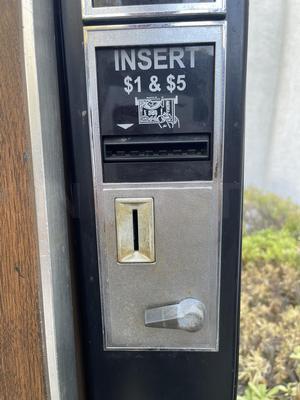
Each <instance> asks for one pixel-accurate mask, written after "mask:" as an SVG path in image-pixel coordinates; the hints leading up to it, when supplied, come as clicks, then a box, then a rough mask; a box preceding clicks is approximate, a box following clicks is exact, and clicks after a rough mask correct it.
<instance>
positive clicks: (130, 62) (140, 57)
mask: <svg viewBox="0 0 300 400" xmlns="http://www.w3.org/2000/svg"><path fill="white" fill-rule="evenodd" d="M198 50H199V47H195V46H190V47H170V48H167V47H163V48H162V47H156V48H142V49H119V50H114V61H115V70H116V71H120V70H121V71H127V70H131V71H135V70H136V69H138V70H142V71H147V70H150V69H153V70H160V69H176V68H181V69H184V68H195V66H196V56H197V52H198Z"/></svg>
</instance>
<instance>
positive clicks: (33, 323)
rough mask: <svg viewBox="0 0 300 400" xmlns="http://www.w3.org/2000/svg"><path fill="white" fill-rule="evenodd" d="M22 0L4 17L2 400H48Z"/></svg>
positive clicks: (0, 50) (6, 4)
mask: <svg viewBox="0 0 300 400" xmlns="http://www.w3.org/2000/svg"><path fill="white" fill-rule="evenodd" d="M38 289H39V263H38V249H37V229H36V221H35V207H34V187H33V178H32V164H31V154H30V137H29V128H28V118H27V106H26V92H25V72H24V60H23V46H22V21H21V0H1V13H0V399H1V400H23V399H24V400H39V399H45V398H46V396H45V382H44V376H43V356H42V341H41V327H40V313H39V298H38V294H39V293H38Z"/></svg>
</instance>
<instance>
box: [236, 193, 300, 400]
mask: <svg viewBox="0 0 300 400" xmlns="http://www.w3.org/2000/svg"><path fill="white" fill-rule="evenodd" d="M299 381H300V207H299V206H297V205H295V204H293V203H292V202H291V201H289V200H283V199H281V198H279V197H278V196H276V195H273V194H266V193H263V192H260V191H259V190H257V189H251V190H248V191H247V192H246V193H245V207H244V239H243V274H242V299H241V341H240V371H239V394H240V396H239V400H271V399H272V400H273V399H274V400H300V386H299Z"/></svg>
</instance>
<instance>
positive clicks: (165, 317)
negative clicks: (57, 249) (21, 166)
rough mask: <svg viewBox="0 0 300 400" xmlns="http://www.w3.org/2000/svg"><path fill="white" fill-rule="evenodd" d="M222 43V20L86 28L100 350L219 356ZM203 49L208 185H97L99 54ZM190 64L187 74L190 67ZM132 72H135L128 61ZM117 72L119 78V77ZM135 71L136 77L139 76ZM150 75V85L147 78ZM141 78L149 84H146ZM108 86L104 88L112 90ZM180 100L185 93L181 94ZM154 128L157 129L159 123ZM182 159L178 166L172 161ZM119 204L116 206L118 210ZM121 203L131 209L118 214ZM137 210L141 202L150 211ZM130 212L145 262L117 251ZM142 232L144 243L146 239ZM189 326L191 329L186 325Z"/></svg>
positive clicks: (101, 87) (100, 134)
mask: <svg viewBox="0 0 300 400" xmlns="http://www.w3.org/2000/svg"><path fill="white" fill-rule="evenodd" d="M225 42H226V22H201V23H200V22H189V23H167V24H147V25H133V26H128V25H122V26H106V27H87V28H85V54H86V70H87V92H88V107H89V124H90V143H91V153H92V164H93V165H92V167H93V179H94V194H95V208H96V223H97V240H98V255H99V271H100V286H101V305H102V318H103V327H104V328H103V329H104V332H103V335H104V347H105V350H195V351H218V337H219V295H220V258H221V254H220V252H221V221H222V186H223V180H222V177H223V130H224V93H225V83H224V78H225V45H226V43H225ZM207 44H209V45H212V46H213V48H214V74H213V77H212V78H213V80H214V86H213V104H212V107H213V121H212V124H211V129H212V137H211V147H212V148H211V154H210V157H211V160H212V175H211V179H206V180H200V179H198V180H195V179H193V180H190V181H189V180H186V179H185V180H183V181H168V182H148V181H147V182H132V183H130V182H124V181H122V179H121V180H120V182H119V183H111V182H110V181H106V182H104V179H103V176H104V170H103V164H104V161H103V137H104V136H105V135H106V134H107V132H106V129H107V124H105V123H103V121H104V120H105V118H104V119H103V118H102V116H101V115H100V112H101V109H102V106H103V104H99V99H102V101H103V91H105V90H106V89H107V88H105V84H107V81H106V80H101V79H99V75H101V74H102V73H103V71H101V65H102V64H101V63H100V64H99V60H98V61H97V51H99V49H100V51H101V49H113V50H118V49H129V50H130V49H134V48H135V47H136V46H142V48H143V49H147V48H149V49H152V50H153V48H155V46H156V47H159V46H160V48H161V46H163V48H164V49H170V48H173V47H174V48H178V47H182V46H183V47H187V46H188V47H190V46H200V47H201V46H202V45H207ZM129 50H128V52H129V53H130V51H129ZM149 51H150V50H149ZM129 53H128V54H129ZM103 54H105V53H103ZM145 54H147V53H145ZM149 54H150V53H149ZM176 54H177V53H176ZM164 61H166V58H162V59H160V65H163V67H162V69H163V71H165V70H166V72H167V73H168V72H170V73H171V72H172V70H170V71H169V69H170V68H171V67H170V65H168V66H165V65H164ZM129 63H130V60H129ZM178 63H179V61H178V62H177V64H178ZM127 64H128V59H127ZM99 65H100V67H99ZM115 65H116V64H115ZM124 65H125V64H124ZM191 65H192V64H191ZM193 66H194V69H193V73H195V70H197V65H194V64H193ZM131 67H132V69H133V70H134V67H133V66H132V65H131ZM181 67H182V66H181ZM124 68H125V67H124ZM116 69H117V70H118V68H116ZM120 69H122V68H120ZM121 72H122V71H121V70H120V77H119V79H120V85H123V83H124V82H125V81H124V76H125V77H126V76H127V75H124V74H122V73H121ZM123 72H124V71H123ZM125 72H126V74H127V71H125ZM134 72H135V74H134V75H135V77H136V75H137V73H138V71H136V70H134ZM154 73H155V74H156V75H157V76H158V79H160V77H161V76H160V74H159V71H153V74H154ZM112 74H113V70H112ZM182 74H184V75H185V79H186V82H187V85H188V84H189V80H188V78H189V70H188V69H184V68H183V67H182ZM148 78H149V79H150V81H151V77H147V79H148ZM150 81H149V82H150ZM163 81H164V80H163ZM101 82H102V83H101ZM149 82H148V80H147V87H148V88H149V86H148V83H149ZM164 82H165V81H164ZM150 83H151V82H150ZM160 83H161V90H158V92H159V93H156V97H157V96H158V94H159V95H160V96H164V95H165V96H166V93H165V91H166V87H165V86H164V84H163V82H162V81H160ZM143 85H144V84H142V86H141V89H140V90H139V89H138V88H137V89H136V91H137V92H136V93H130V95H131V98H132V100H131V101H132V102H134V101H135V97H139V98H141V97H142V96H143V94H144V93H143V87H144V86H143ZM179 85H180V79H179ZM180 88H181V86H179V89H178V88H177V90H175V91H174V93H172V97H173V98H174V97H175V96H177V98H178V105H177V106H176V107H178V109H180V102H181V98H182V96H183V94H182V92H181V91H180ZM115 89H116V88H115V87H113V85H112V87H111V90H112V92H111V93H113V92H114V90H115ZM125 89H126V87H124V90H125ZM118 90H119V89H118ZM122 90H123V89H122ZM125 92H126V90H125ZM115 93H116V92H115ZM199 95H200V94H199ZM107 96H109V94H108V95H107ZM126 96H127V94H126ZM128 96H129V94H128ZM185 97H188V94H186V95H185ZM107 99H108V97H107ZM100 101H101V100H100ZM195 104H197V102H196V103H195ZM132 107H136V113H138V104H136V105H134V103H133V104H132ZM133 109H134V108H133ZM99 110H100V112H99ZM198 113H201V109H199V110H198V109H195V110H194V114H195V115H197V114H198ZM147 115H148V114H147ZM105 117H106V116H105ZM137 118H138V117H137ZM137 121H139V123H140V122H141V121H140V120H137ZM124 122H126V121H124ZM152 122H153V120H152ZM173 122H174V121H173ZM172 127H174V125H172V124H171V123H170V125H168V124H165V125H164V127H163V128H164V129H165V130H164V129H162V133H163V132H166V130H168V129H172ZM126 129H127V128H125V130H126ZM157 129H158V130H159V133H161V130H160V128H159V127H158V126H157ZM180 129H183V130H184V126H182V125H181V128H180ZM203 129H204V128H203ZM129 130H130V129H129ZM141 130H142V128H141ZM200 130H201V129H200ZM204 130H205V129H204ZM111 133H112V132H108V134H111ZM186 133H189V132H186ZM180 162H182V161H178V163H180ZM178 165H180V164H178ZM124 168H126V165H125V166H124ZM137 168H138V166H137ZM139 199H140V201H139ZM123 200H124V201H123ZM123 203H124V204H123ZM139 203H140V204H141V205H139ZM119 204H121V205H122V207H123V208H122V207H121V208H120V207H119ZM126 204H128V207H131V208H130V209H128V208H126V207H127V206H126ZM135 204H138V205H137V206H135ZM144 204H147V205H148V206H147V207H148V208H147V207H146V206H145V205H144ZM116 207H117V209H116ZM118 207H119V208H118ZM124 207H125V208H124ZM138 207H141V210H144V211H143V212H144V214H143V215H145V218H146V219H147V220H146V222H145V220H144V221H142V223H143V224H144V225H143V226H145V227H146V228H145V229H143V231H142V235H143V243H146V244H145V245H144V246H145V249H146V250H145V251H144V253H145V255H146V256H145V260H146V261H147V262H146V261H145V262H143V258H142V257H143V256H144V255H143V254H140V253H139V252H136V253H134V249H131V250H130V249H129V250H130V251H131V253H130V251H129V250H128V252H127V253H126V251H127V250H126V249H125V250H126V251H125V253H124V249H123V248H122V246H121V247H120V243H122V242H121V241H122V240H124V241H125V243H127V244H128V243H129V247H130V239H128V236H127V235H126V231H125V233H124V226H129V225H130V224H129V222H128V221H129V219H128V218H129V217H128V215H130V212H131V210H134V209H138ZM145 207H146V208H145ZM149 207H150V208H149ZM118 209H119V210H121V211H122V210H123V209H125V211H126V212H125V214H122V213H120V215H118V212H119V211H118ZM116 212H117V217H116ZM124 215H125V217H124ZM122 218H125V220H123V219H122ZM120 221H121V223H120ZM124 221H125V222H124ZM126 224H127V225H126ZM128 224H129V225H128ZM148 232H150V233H148ZM147 235H149V238H150V239H149V240H150V242H149V241H148V242H147ZM124 238H125V239H124ZM132 243H133V242H132ZM149 243H150V244H149ZM147 246H148V247H147ZM149 246H150V247H149ZM122 260H125V262H122ZM130 260H133V261H132V262H130ZM135 260H136V261H137V262H135ZM128 261H129V262H128ZM164 307H165V308H164ZM194 322H195V325H191V324H193V323H194Z"/></svg>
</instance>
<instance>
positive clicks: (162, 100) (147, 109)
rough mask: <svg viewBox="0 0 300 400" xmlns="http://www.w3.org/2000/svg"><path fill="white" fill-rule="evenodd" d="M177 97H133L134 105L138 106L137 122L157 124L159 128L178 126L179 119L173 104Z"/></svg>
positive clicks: (176, 102) (175, 102)
mask: <svg viewBox="0 0 300 400" xmlns="http://www.w3.org/2000/svg"><path fill="white" fill-rule="evenodd" d="M176 104H178V97H177V96H175V97H146V98H145V99H138V98H137V97H135V105H136V106H137V107H138V117H139V124H141V125H145V124H146V125H154V124H157V125H159V127H160V128H174V127H175V126H176V125H178V127H179V126H180V121H179V119H178V118H177V116H176V114H175V105H176Z"/></svg>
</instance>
